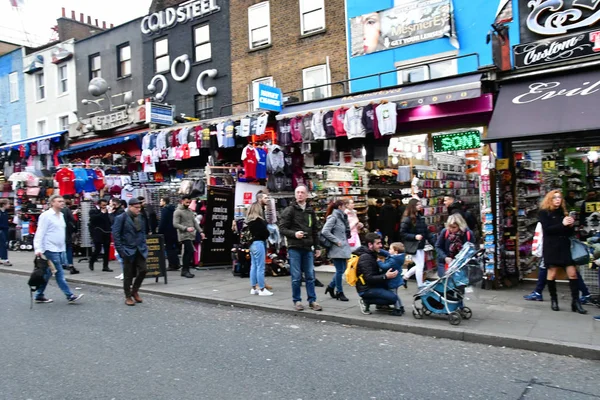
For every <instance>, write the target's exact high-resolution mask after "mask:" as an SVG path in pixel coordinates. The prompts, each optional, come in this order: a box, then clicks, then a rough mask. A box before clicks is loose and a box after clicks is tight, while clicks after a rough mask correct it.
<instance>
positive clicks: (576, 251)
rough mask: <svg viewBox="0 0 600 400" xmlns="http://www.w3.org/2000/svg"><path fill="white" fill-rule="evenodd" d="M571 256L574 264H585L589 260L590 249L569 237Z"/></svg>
mask: <svg viewBox="0 0 600 400" xmlns="http://www.w3.org/2000/svg"><path fill="white" fill-rule="evenodd" d="M571 258H572V259H573V264H575V265H585V264H588V263H589V262H590V251H589V248H588V247H587V245H586V244H584V243H582V242H580V241H579V240H577V239H575V238H571Z"/></svg>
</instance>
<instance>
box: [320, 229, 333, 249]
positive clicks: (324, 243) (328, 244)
mask: <svg viewBox="0 0 600 400" xmlns="http://www.w3.org/2000/svg"><path fill="white" fill-rule="evenodd" d="M319 244H320V245H321V247H325V248H327V249H329V248H330V247H331V246H333V243H331V240H329V239H327V238H326V237H325V235H323V232H319Z"/></svg>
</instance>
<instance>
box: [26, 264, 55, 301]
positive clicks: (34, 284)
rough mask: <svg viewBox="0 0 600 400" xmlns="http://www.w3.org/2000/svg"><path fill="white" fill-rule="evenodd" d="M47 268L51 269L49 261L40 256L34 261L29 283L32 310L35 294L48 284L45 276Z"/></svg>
mask: <svg viewBox="0 0 600 400" xmlns="http://www.w3.org/2000/svg"><path fill="white" fill-rule="evenodd" d="M47 268H50V266H49V265H48V260H46V259H43V258H42V257H39V256H38V257H36V258H35V260H34V261H33V272H32V273H31V275H29V280H28V281H27V284H28V285H29V291H30V295H31V306H30V308H32V307H33V292H35V291H37V290H38V289H39V288H40V286H42V285H43V284H44V283H46V277H45V276H44V275H45V274H46V269H47Z"/></svg>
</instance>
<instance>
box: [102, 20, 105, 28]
mask: <svg viewBox="0 0 600 400" xmlns="http://www.w3.org/2000/svg"><path fill="white" fill-rule="evenodd" d="M102 29H106V21H102Z"/></svg>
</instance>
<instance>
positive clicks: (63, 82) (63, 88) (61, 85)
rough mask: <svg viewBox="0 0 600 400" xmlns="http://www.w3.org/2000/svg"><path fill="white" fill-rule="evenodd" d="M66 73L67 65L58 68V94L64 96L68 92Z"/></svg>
mask: <svg viewBox="0 0 600 400" xmlns="http://www.w3.org/2000/svg"><path fill="white" fill-rule="evenodd" d="M68 79H69V77H68V73H67V64H62V65H59V66H58V94H59V95H61V94H65V93H67V92H68V91H69V81H68Z"/></svg>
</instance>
